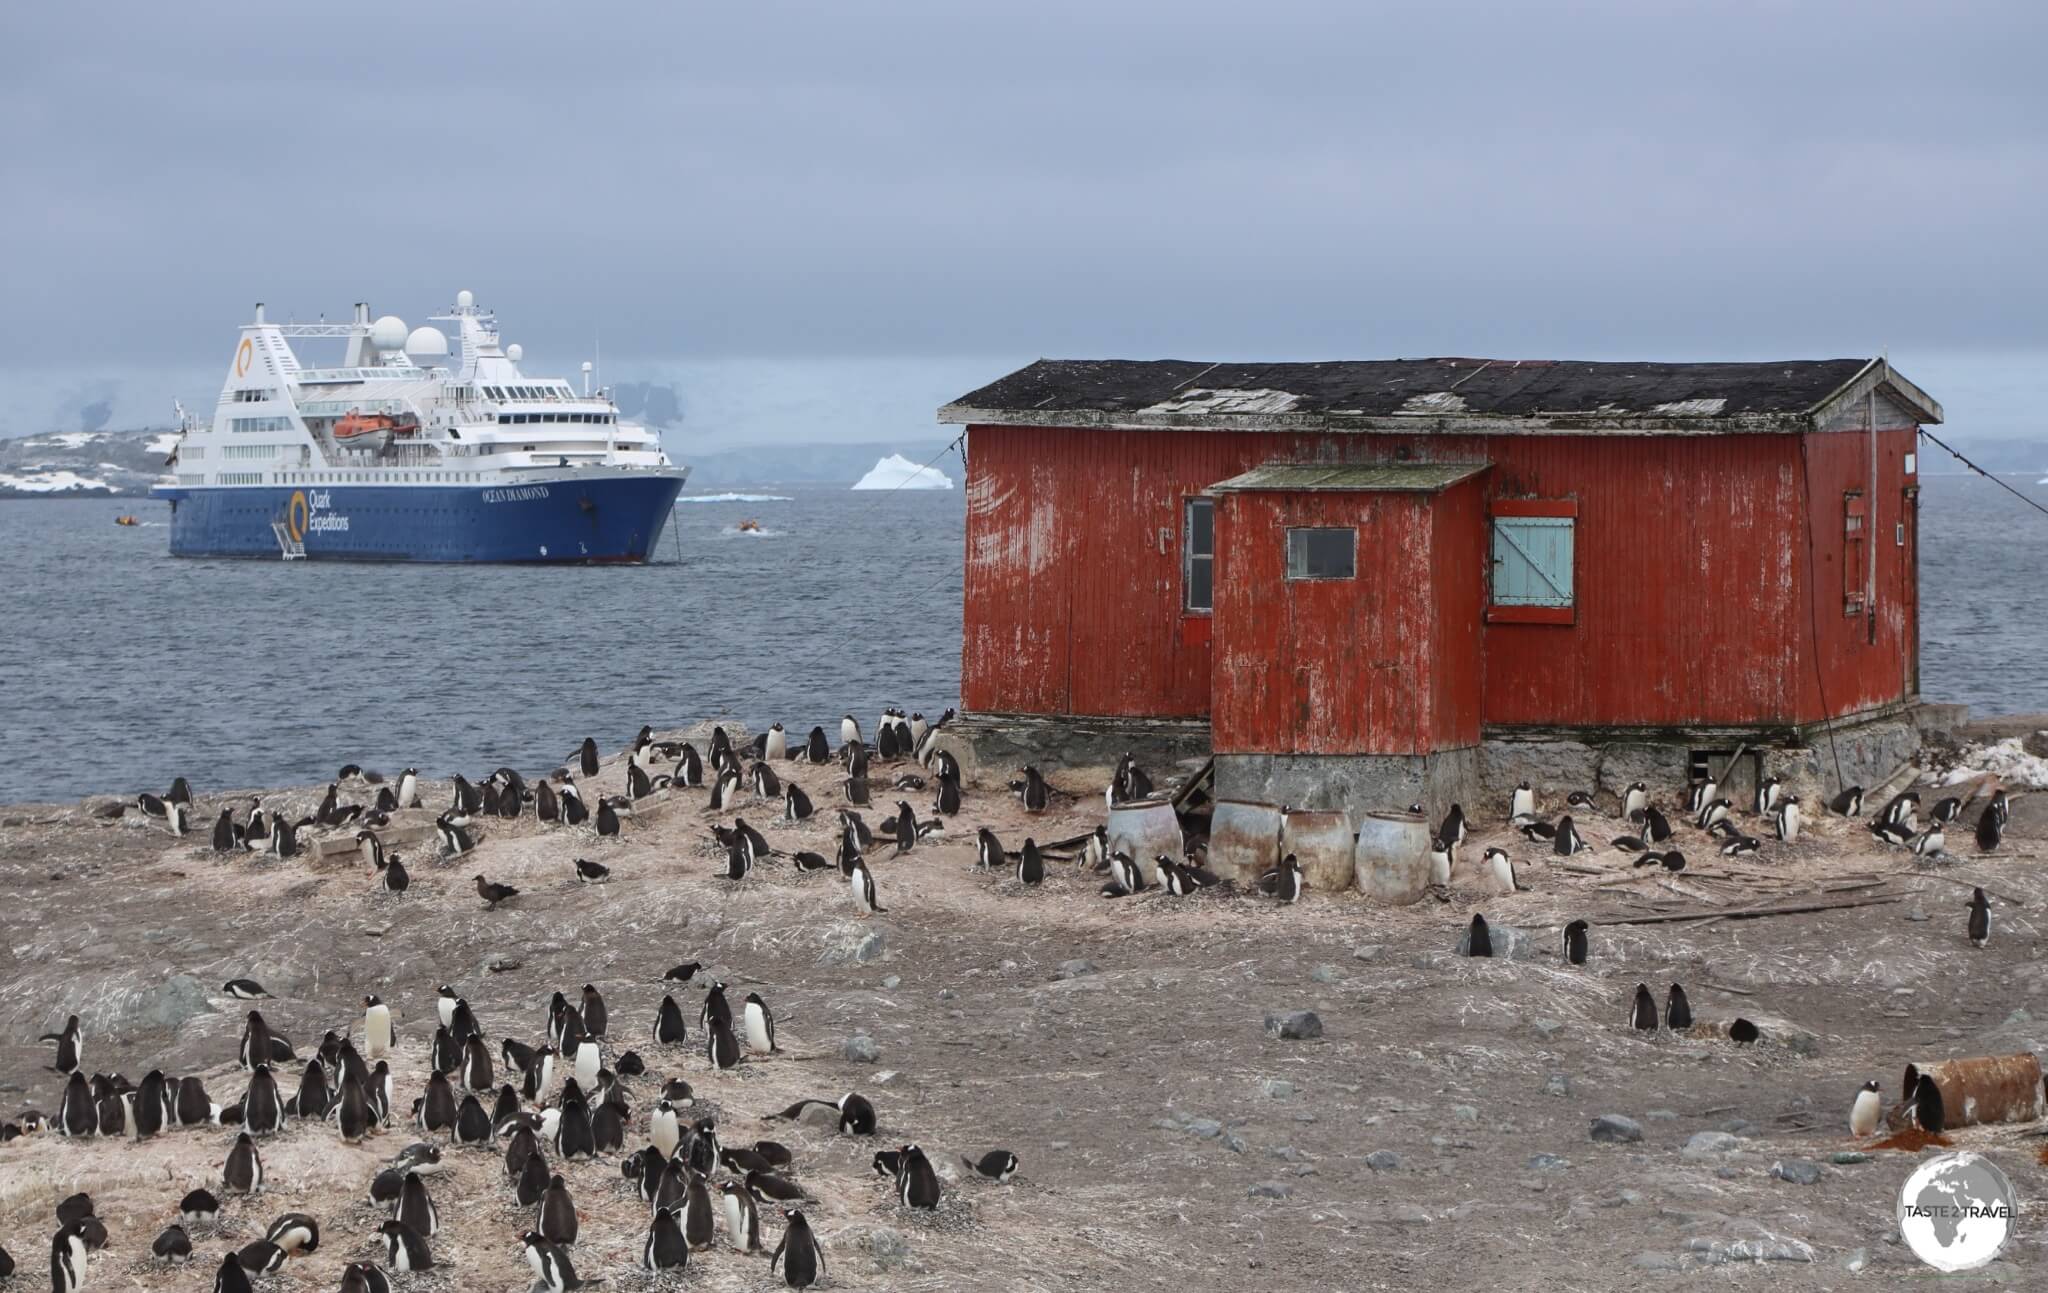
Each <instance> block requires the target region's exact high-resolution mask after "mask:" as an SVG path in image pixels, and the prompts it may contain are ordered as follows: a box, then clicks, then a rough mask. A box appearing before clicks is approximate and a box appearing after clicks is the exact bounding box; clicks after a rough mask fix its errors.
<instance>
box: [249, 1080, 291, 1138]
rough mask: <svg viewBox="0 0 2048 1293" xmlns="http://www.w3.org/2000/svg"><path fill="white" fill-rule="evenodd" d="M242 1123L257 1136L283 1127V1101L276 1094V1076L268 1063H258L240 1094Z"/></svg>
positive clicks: (266, 1134)
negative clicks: (246, 1086)
mask: <svg viewBox="0 0 2048 1293" xmlns="http://www.w3.org/2000/svg"><path fill="white" fill-rule="evenodd" d="M242 1125H243V1126H244V1127H247V1128H248V1129H249V1131H250V1133H251V1134H253V1135H257V1136H268V1135H270V1134H272V1133H273V1132H277V1131H281V1130H283V1128H284V1101H283V1099H282V1098H281V1097H280V1096H279V1095H278V1092H277V1077H276V1075H275V1074H273V1073H272V1072H271V1071H270V1066H269V1065H268V1064H258V1065H257V1066H256V1070H255V1072H253V1073H251V1074H250V1075H249V1089H248V1090H247V1091H246V1092H244V1093H243V1095H242Z"/></svg>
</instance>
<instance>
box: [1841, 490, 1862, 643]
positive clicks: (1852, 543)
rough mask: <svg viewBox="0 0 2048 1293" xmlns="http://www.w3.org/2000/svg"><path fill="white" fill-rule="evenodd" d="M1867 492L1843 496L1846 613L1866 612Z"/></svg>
mask: <svg viewBox="0 0 2048 1293" xmlns="http://www.w3.org/2000/svg"><path fill="white" fill-rule="evenodd" d="M1863 517H1864V512H1863V491H1862V490H1860V489H1852V490H1850V491H1848V492H1847V493H1845V494H1843V495H1842V614H1844V615H1861V614H1862V613H1863V536H1864V523H1863Z"/></svg>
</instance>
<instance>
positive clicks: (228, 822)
mask: <svg viewBox="0 0 2048 1293" xmlns="http://www.w3.org/2000/svg"><path fill="white" fill-rule="evenodd" d="M241 843H242V838H241V836H240V835H239V834H237V833H236V831H235V810H234V809H232V808H223V809H221V810H220V816H218V817H216V818H214V819H213V851H214V852H216V853H232V852H234V851H235V850H236V849H237V848H239V847H240V846H241Z"/></svg>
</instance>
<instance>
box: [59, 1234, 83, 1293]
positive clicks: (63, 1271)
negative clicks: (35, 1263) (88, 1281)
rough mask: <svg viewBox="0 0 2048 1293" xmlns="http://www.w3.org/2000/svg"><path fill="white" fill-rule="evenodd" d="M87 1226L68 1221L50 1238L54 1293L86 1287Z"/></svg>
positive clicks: (67, 1292)
mask: <svg viewBox="0 0 2048 1293" xmlns="http://www.w3.org/2000/svg"><path fill="white" fill-rule="evenodd" d="M86 1247H87V1245H86V1239H85V1228H84V1226H83V1225H81V1224H80V1223H79V1222H76V1221H71V1222H66V1223H65V1225H64V1227H63V1228H62V1229H60V1230H59V1231H58V1232H57V1233H56V1235H55V1236H53V1237H52V1238H51V1240H50V1288H51V1290H52V1293H78V1290H79V1289H82V1288H84V1287H85V1254H86Z"/></svg>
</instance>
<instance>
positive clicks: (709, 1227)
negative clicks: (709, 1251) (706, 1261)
mask: <svg viewBox="0 0 2048 1293" xmlns="http://www.w3.org/2000/svg"><path fill="white" fill-rule="evenodd" d="M717 1218H718V1210H717V1209H716V1208H714V1207H712V1206H711V1190H710V1189H709V1187H707V1186H706V1185H705V1183H704V1178H703V1177H702V1176H701V1175H699V1174H698V1173H696V1172H694V1171H693V1172H691V1173H690V1174H689V1180H688V1181H686V1182H685V1183H684V1185H683V1207H682V1216H681V1217H680V1218H678V1220H680V1221H681V1223H682V1229H683V1242H684V1243H685V1244H688V1245H689V1246H690V1247H691V1248H697V1249H703V1248H709V1247H711V1243H712V1239H713V1229H714V1227H715V1225H716V1224H717Z"/></svg>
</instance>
